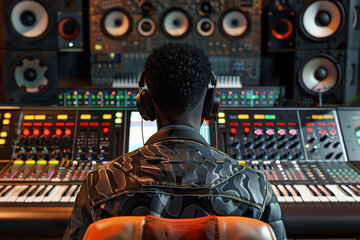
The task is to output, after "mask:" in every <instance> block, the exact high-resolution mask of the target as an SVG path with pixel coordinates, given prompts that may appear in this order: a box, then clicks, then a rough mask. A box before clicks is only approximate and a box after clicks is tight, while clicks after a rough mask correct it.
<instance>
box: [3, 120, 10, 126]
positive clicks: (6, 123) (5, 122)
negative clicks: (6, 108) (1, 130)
mask: <svg viewBox="0 0 360 240" xmlns="http://www.w3.org/2000/svg"><path fill="white" fill-rule="evenodd" d="M2 123H3V125H10V120H9V119H4V120H3V122H2Z"/></svg>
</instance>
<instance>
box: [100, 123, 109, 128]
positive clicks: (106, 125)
mask: <svg viewBox="0 0 360 240" xmlns="http://www.w3.org/2000/svg"><path fill="white" fill-rule="evenodd" d="M101 126H103V127H110V123H109V122H103V123H102V124H101Z"/></svg>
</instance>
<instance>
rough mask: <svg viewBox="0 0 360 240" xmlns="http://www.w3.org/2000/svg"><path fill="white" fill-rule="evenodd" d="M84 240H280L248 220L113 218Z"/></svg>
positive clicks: (94, 227) (266, 226) (262, 225)
mask: <svg viewBox="0 0 360 240" xmlns="http://www.w3.org/2000/svg"><path fill="white" fill-rule="evenodd" d="M83 239H84V240H93V239H96V240H130V239H131V240H135V239H136V240H156V239H161V240H167V239H168V240H180V239H181V240H193V239H201V240H202V239H209V240H225V239H226V240H235V239H236V240H238V239H243V240H276V237H275V234H274V232H273V230H272V228H271V227H270V225H269V224H267V223H264V222H262V221H259V220H256V219H253V218H247V217H220V216H208V217H200V218H187V219H169V218H159V217H154V216H137V217H135V216H126V217H111V218H107V219H103V220H100V221H97V222H95V223H93V224H91V225H90V226H89V228H88V229H87V231H86V233H85V236H84V238H83Z"/></svg>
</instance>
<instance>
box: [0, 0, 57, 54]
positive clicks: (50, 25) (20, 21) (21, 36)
mask: <svg viewBox="0 0 360 240" xmlns="http://www.w3.org/2000/svg"><path fill="white" fill-rule="evenodd" d="M55 6H56V5H55V1H54V0H23V1H21V0H3V1H1V2H0V14H1V20H0V49H1V48H4V49H14V50H18V49H43V50H45V49H46V50H49V49H54V50H55V49H56V48H57V39H56V32H57V28H56V14H55Z"/></svg>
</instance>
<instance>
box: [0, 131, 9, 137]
mask: <svg viewBox="0 0 360 240" xmlns="http://www.w3.org/2000/svg"><path fill="white" fill-rule="evenodd" d="M7 135H8V134H7V132H1V133H0V137H2V138H6V137H7Z"/></svg>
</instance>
